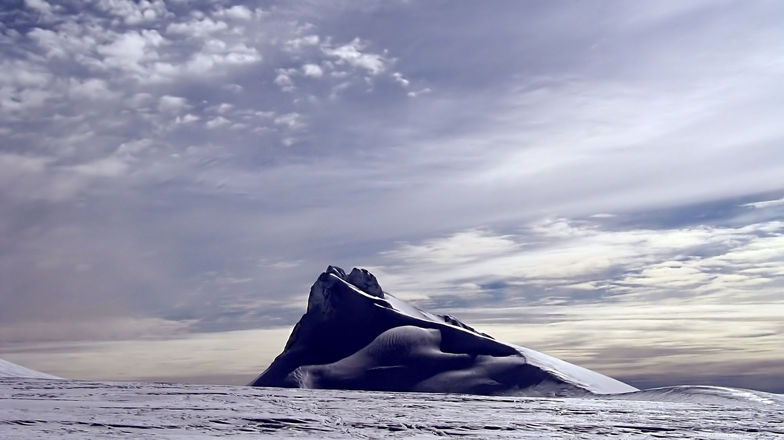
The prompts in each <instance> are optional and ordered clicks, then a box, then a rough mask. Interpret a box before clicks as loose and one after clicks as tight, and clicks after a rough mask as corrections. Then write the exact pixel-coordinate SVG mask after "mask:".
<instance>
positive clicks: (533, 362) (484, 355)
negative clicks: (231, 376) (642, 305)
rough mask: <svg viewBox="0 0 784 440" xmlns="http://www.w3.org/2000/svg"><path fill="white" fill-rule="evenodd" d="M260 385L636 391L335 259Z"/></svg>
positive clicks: (571, 392) (458, 390)
mask: <svg viewBox="0 0 784 440" xmlns="http://www.w3.org/2000/svg"><path fill="white" fill-rule="evenodd" d="M253 385H256V386H277V387H299V388H327V389H356V390H377V391H415V392H416V391H418V392H436V393H445V392H446V393H470V394H515V395H527V396H555V395H557V396H565V395H585V394H589V393H596V394H611V393H623V392H630V391H636V388H634V387H632V386H629V385H627V384H625V383H623V382H620V381H618V380H615V379H613V378H610V377H607V376H605V375H602V374H599V373H597V372H595V371H591V370H588V369H585V368H582V367H579V366H576V365H573V364H570V363H568V362H565V361H562V360H560V359H556V358H554V357H552V356H548V355H546V354H543V353H539V352H537V351H535V350H532V349H530V348H526V347H519V346H516V345H512V344H507V343H504V342H500V341H497V340H495V339H493V338H492V337H491V336H489V335H487V334H484V333H481V332H478V331H476V330H475V329H473V328H471V327H470V326H468V325H466V324H464V323H462V322H460V321H459V320H457V319H455V318H454V317H451V316H448V315H446V316H441V315H436V314H432V313H428V312H425V311H423V310H420V309H418V308H416V307H414V306H412V305H410V304H407V303H406V302H405V301H402V300H400V299H399V298H396V297H394V296H393V295H391V294H389V293H388V292H385V291H383V290H382V289H381V286H380V285H379V284H378V281H377V280H376V278H375V277H374V276H373V275H372V274H371V273H369V272H368V271H366V270H364V269H357V268H355V269H354V270H352V271H351V272H350V273H349V274H346V272H344V271H343V270H342V269H340V268H338V267H334V266H329V267H328V268H327V270H326V271H325V272H324V273H322V274H321V275H320V276H319V277H318V279H317V280H316V282H315V283H314V284H313V286H312V287H311V290H310V296H309V297H308V308H307V313H305V315H303V316H302V319H300V321H299V322H298V323H297V325H296V326H295V327H294V330H293V331H292V333H291V336H290V337H289V340H288V342H287V343H286V347H285V349H284V351H283V353H281V354H280V355H279V356H278V357H277V358H276V359H275V361H274V362H273V363H272V365H270V367H269V368H268V369H267V370H266V371H264V372H263V373H262V374H261V375H260V376H259V377H258V378H257V379H256V380H255V381H254V382H253Z"/></svg>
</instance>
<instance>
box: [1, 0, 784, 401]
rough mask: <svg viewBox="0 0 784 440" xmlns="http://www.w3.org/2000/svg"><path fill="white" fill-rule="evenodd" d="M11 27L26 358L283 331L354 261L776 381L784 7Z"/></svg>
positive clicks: (7, 311) (251, 11) (329, 13)
mask: <svg viewBox="0 0 784 440" xmlns="http://www.w3.org/2000/svg"><path fill="white" fill-rule="evenodd" d="M0 15H2V20H0V50H1V51H2V57H0V69H2V71H3V75H2V76H0V140H1V142H0V206H2V214H3V215H1V216H0V237H2V238H0V279H2V280H4V282H3V283H2V284H1V285H0V300H2V304H3V307H2V308H0V329H2V331H0V352H2V354H3V356H6V357H9V360H14V361H20V362H22V363H24V362H25V361H32V362H33V363H34V364H33V365H32V366H33V367H36V366H38V365H35V363H39V365H43V366H51V365H54V364H56V362H55V361H54V360H56V359H57V356H59V355H61V353H56V352H54V351H52V352H51V353H50V354H48V355H47V354H45V353H44V354H42V352H37V354H36V357H34V358H33V357H29V356H28V355H26V354H25V353H29V352H28V351H26V350H27V348H29V347H32V346H40V344H44V345H46V344H64V346H68V347H81V348H78V349H77V348H74V350H75V351H74V352H73V353H74V356H77V357H79V358H80V359H86V358H87V357H85V356H82V355H81V354H79V353H81V352H79V350H86V349H85V348H84V347H85V345H84V344H89V343H95V344H104V345H101V350H111V347H112V345H111V344H109V345H106V342H105V341H106V340H113V341H125V342H123V344H131V345H132V344H136V343H139V341H146V342H150V341H159V342H160V343H161V344H164V345H165V344H167V343H166V342H165V341H167V340H170V339H171V338H178V339H183V338H186V339H187V338H202V337H204V338H208V339H209V338H211V337H212V335H221V334H225V336H226V337H230V335H231V333H228V332H237V331H255V330H253V329H284V328H287V326H290V325H291V324H293V323H294V322H295V321H296V319H297V317H298V315H299V314H300V313H301V312H302V308H303V304H304V300H305V295H306V292H307V289H308V287H309V284H310V283H311V282H312V280H313V279H314V278H315V276H316V275H317V274H318V273H319V272H320V271H321V270H323V268H324V267H325V266H326V265H327V264H342V265H345V266H351V265H362V266H368V267H371V268H373V269H374V270H375V271H377V272H378V273H377V275H379V278H380V280H381V282H382V285H384V286H385V287H386V288H387V289H389V290H391V291H392V292H398V293H400V294H401V295H402V296H405V297H408V298H411V299H414V300H415V301H417V302H418V303H419V304H420V305H422V306H424V307H435V308H439V309H440V310H442V311H448V312H449V313H452V314H456V315H460V316H463V317H465V318H466V320H468V321H471V320H474V321H476V322H478V323H480V324H481V325H486V326H487V329H488V331H491V330H492V329H496V330H497V331H498V332H499V333H501V334H505V335H506V334H508V335H516V334H520V336H519V337H516V336H514V337H512V339H513V340H514V342H518V343H521V344H527V345H531V346H533V347H534V348H540V349H543V350H544V349H547V350H546V351H551V352H553V353H554V354H559V355H562V356H564V357H566V358H570V356H571V357H572V358H573V359H574V360H577V361H579V362H581V363H583V364H586V365H589V366H592V365H593V366H597V367H599V368H604V369H605V370H606V372H608V373H621V374H629V373H627V372H626V371H628V369H626V368H624V367H623V366H624V365H631V364H634V365H636V366H638V367H639V368H637V371H639V372H640V373H639V374H634V375H632V376H634V378H635V380H638V381H640V383H643V382H645V383H646V384H650V385H656V384H664V383H677V382H678V381H679V378H681V379H683V380H689V378H695V379H694V380H697V379H699V380H701V381H709V380H710V374H708V373H703V371H708V370H711V369H712V370H711V371H716V377H719V376H721V377H722V378H723V379H721V381H722V383H727V384H732V383H736V385H737V384H740V385H744V384H749V383H751V382H743V381H741V380H740V379H738V381H736V382H733V381H732V380H733V379H732V378H731V376H732V374H734V373H733V372H736V373H737V371H745V372H747V373H748V374H749V376H751V375H752V373H751V372H756V373H754V374H758V377H759V378H760V379H759V380H757V381H756V382H754V383H753V384H752V385H754V386H755V387H768V388H769V389H772V388H771V387H773V385H770V384H775V383H780V382H781V380H780V379H781V376H780V375H777V374H778V373H774V372H773V371H774V370H775V368H773V367H771V365H773V366H774V367H775V366H776V365H777V364H775V362H776V359H778V358H780V357H781V356H780V347H781V339H780V336H778V335H780V334H781V333H782V332H781V327H780V325H779V324H777V323H776V321H775V316H776V313H775V312H776V311H780V310H781V308H782V307H784V305H782V302H781V299H779V297H780V295H777V292H778V289H780V287H781V285H782V271H781V267H782V260H783V259H784V257H783V256H782V246H784V244H783V243H782V240H781V237H782V224H781V222H780V218H781V215H782V214H783V213H784V211H782V206H784V204H782V203H781V197H782V194H784V192H782V191H784V186H783V185H782V183H781V177H780V176H782V175H784V159H782V155H781V154H780V150H781V143H782V141H783V140H784V129H782V128H781V123H780V102H782V99H784V87H782V85H781V81H780V78H781V75H782V74H784V61H783V60H782V57H781V53H784V51H783V50H782V49H784V48H782V44H784V31H782V29H781V26H780V23H781V19H782V18H784V17H782V15H784V11H783V10H782V9H781V8H780V7H779V6H778V5H776V4H775V3H765V2H761V3H755V4H753V5H748V4H745V3H740V2H719V3H716V2H702V1H694V2H688V3H683V4H678V5H675V4H661V3H658V2H645V3H642V4H635V5H629V4H626V3H624V2H613V3H610V4H604V5H600V6H599V5H595V4H561V3H552V4H551V3H548V4H541V5H531V4H518V3H515V2H508V3H504V4H499V5H498V7H497V8H484V7H482V5H479V4H470V3H465V4H459V5H454V4H452V5H449V7H445V6H444V5H440V4H438V3H428V4H416V3H410V2H363V3H362V4H360V5H357V4H355V2H343V1H334V2H298V3H291V2H266V3H263V4H261V5H259V4H258V3H250V2H240V1H228V0H227V1H223V0H221V1H208V0H199V1H194V2H186V1H170V2H163V1H159V0H145V1H131V0H112V1H107V0H94V1H89V2H76V1H61V2H49V1H46V0H25V1H24V2H16V3H13V4H9V5H4V6H2V7H0ZM779 314H780V313H779ZM727 322H730V323H732V325H726V323H727ZM259 331H262V332H263V331H267V330H259ZM269 331H273V330H269ZM275 331H278V330H275ZM281 331H282V330H281ZM284 333H285V332H284ZM749 335H751V336H749ZM754 335H758V336H754ZM499 336H500V335H499ZM216 337H217V336H216ZM75 341H78V343H76V342H75ZM87 341H93V342H87ZM95 341H103V342H95ZM161 341H163V342H161ZM529 341H530V342H529ZM610 341H613V342H612V343H610ZM259 344H260V346H261V345H263V346H264V347H265V348H264V350H266V351H265V352H274V351H275V350H277V348H279V346H280V345H281V344H282V341H280V342H279V341H266V340H265V341H260V342H259ZM536 344H541V346H537V345H536ZM186 345H187V344H185V345H182V347H183V348H182V350H183V352H184V351H185V350H186V348H185V346H186ZM47 346H48V345H47ZM122 346H123V347H130V345H122ZM166 346H167V347H177V344H175V343H172V344H171V345H166ZM26 347H27V348H26ZM120 347H121V345H117V348H116V350H121V348H120ZM777 347H778V348H777ZM129 349H130V348H129ZM170 349H171V350H174V348H167V350H170ZM90 350H92V349H90ZM77 352H78V353H77ZM708 352H710V355H709V356H708V355H707V354H706V353H708ZM13 356H15V357H14V358H11V357H13ZM26 356H28V357H26ZM47 356H49V357H47ZM210 356H212V354H205V355H204V360H205V362H207V360H208V359H209V358H210ZM243 356H244V355H243ZM243 356H240V355H238V358H242V357H243ZM156 359H158V358H155V357H154V356H151V357H150V358H149V362H150V364H151V366H150V368H149V369H148V370H146V371H154V370H155V367H154V364H155V362H158V361H157V360H156ZM183 359H184V358H183ZM188 359H191V357H190V356H189V357H188ZM697 359H710V360H711V361H710V362H712V364H711V367H710V369H707V370H706V369H702V368H700V369H689V368H692V367H689V368H686V366H692V365H695V362H696V361H697ZM161 362H163V361H162V360H161ZM240 362H243V361H240ZM245 362H247V361H245ZM255 362H256V363H259V362H261V363H262V364H263V363H264V362H265V361H264V360H260V361H255ZM28 363H29V362H28ZM80 365H84V368H83V371H84V374H82V375H79V377H91V376H92V377H103V378H111V377H118V378H119V377H122V378H130V377H132V374H130V373H128V372H127V371H123V372H121V371H115V370H116V369H117V368H121V367H118V366H117V365H113V364H112V365H109V364H101V363H100V362H98V363H96V364H95V365H92V366H90V365H88V364H80ZM717 365H726V366H727V367H719V366H717ZM243 368H244V369H243V371H246V370H254V369H256V368H258V369H259V370H260V369H261V368H263V365H255V364H254V366H251V367H248V368H245V367H243ZM176 370H177V367H176V366H173V365H170V364H166V365H163V364H161V368H160V371H161V373H160V375H161V377H177V376H178V373H177V372H176ZM52 372H53V373H56V374H60V375H66V376H67V375H68V374H70V373H71V371H70V370H69V371H68V372H65V371H52ZM145 374H146V373H145ZM150 374H152V373H150ZM221 374H223V372H221V371H216V372H215V373H214V375H218V376H219V375H221ZM225 374H226V375H227V376H228V375H235V374H237V372H236V371H233V372H225ZM668 374H671V376H667V375H668ZM195 375H200V376H205V375H209V373H208V372H204V371H200V372H198V374H195V373H194V374H193V375H191V376H195ZM180 376H182V377H185V376H187V375H184V374H183V375H180ZM725 376H726V377H725ZM646 378H653V379H646ZM232 380H234V379H232ZM646 380H647V381H648V382H646ZM716 380H719V379H716ZM744 380H745V379H744ZM749 386H751V385H749Z"/></svg>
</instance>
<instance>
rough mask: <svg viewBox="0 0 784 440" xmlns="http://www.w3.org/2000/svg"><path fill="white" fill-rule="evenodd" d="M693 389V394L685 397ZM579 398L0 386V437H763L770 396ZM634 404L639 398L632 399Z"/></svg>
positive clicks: (782, 419)
mask: <svg viewBox="0 0 784 440" xmlns="http://www.w3.org/2000/svg"><path fill="white" fill-rule="evenodd" d="M695 388H696V389H695ZM723 390H724V391H726V393H724V398H722V400H721V401H718V400H715V399H714V398H713V397H712V396H708V395H706V394H705V392H704V389H702V387H678V394H680V395H681V396H687V395H691V397H690V398H688V399H685V400H684V401H683V402H673V401H669V400H656V396H657V395H658V396H659V397H662V398H664V397H666V396H665V395H664V394H662V393H661V391H656V390H653V391H652V392H651V393H648V392H645V391H643V392H641V393H630V394H627V395H623V398H624V399H627V400H617V399H618V398H620V396H612V397H609V396H593V397H591V398H590V399H586V398H532V397H514V396H477V395H459V394H421V393H389V392H368V391H343V390H305V389H283V388H260V387H233V386H216V385H170V384H155V383H101V382H82V381H70V380H59V381H55V380H36V379H0V438H1V439H38V438H47V439H59V438H68V439H108V438H133V439H145V438H149V439H160V438H164V439H186V438H187V439H194V438H218V437H221V438H222V437H229V438H234V437H246V438H313V439H336V438H355V439H388V438H393V439H394V438H400V439H403V438H406V439H408V438H417V439H430V438H432V439H435V438H451V437H454V438H465V439H513V438H514V439H524V438H528V439H572V438H582V439H604V438H669V439H684V438H689V439H740V438H744V439H745V438H754V439H774V438H782V436H784V403H782V399H781V397H782V396H780V395H772V394H766V393H758V392H753V393H751V394H754V395H755V396H756V397H761V399H756V398H750V397H749V396H748V395H745V393H746V392H745V390H732V389H723ZM637 398H641V399H643V400H637Z"/></svg>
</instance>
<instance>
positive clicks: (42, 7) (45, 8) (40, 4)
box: [25, 0, 54, 19]
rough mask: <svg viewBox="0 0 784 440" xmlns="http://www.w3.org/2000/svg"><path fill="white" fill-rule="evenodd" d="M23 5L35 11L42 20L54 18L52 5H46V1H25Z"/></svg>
mask: <svg viewBox="0 0 784 440" xmlns="http://www.w3.org/2000/svg"><path fill="white" fill-rule="evenodd" d="M25 5H26V6H27V7H28V8H31V9H35V10H36V11H37V12H39V13H40V14H41V16H43V18H47V19H49V18H52V17H53V16H54V13H53V12H52V5H50V4H49V3H47V2H46V0H25Z"/></svg>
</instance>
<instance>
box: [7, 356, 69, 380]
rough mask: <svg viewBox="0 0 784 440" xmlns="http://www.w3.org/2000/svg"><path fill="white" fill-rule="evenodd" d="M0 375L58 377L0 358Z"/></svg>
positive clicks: (40, 377)
mask: <svg viewBox="0 0 784 440" xmlns="http://www.w3.org/2000/svg"><path fill="white" fill-rule="evenodd" d="M0 377H34V378H39V379H60V378H59V377H57V376H52V375H51V374H46V373H42V372H40V371H36V370H31V369H30V368H27V367H23V366H21V365H17V364H14V363H11V362H8V361H6V360H3V359H0Z"/></svg>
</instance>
